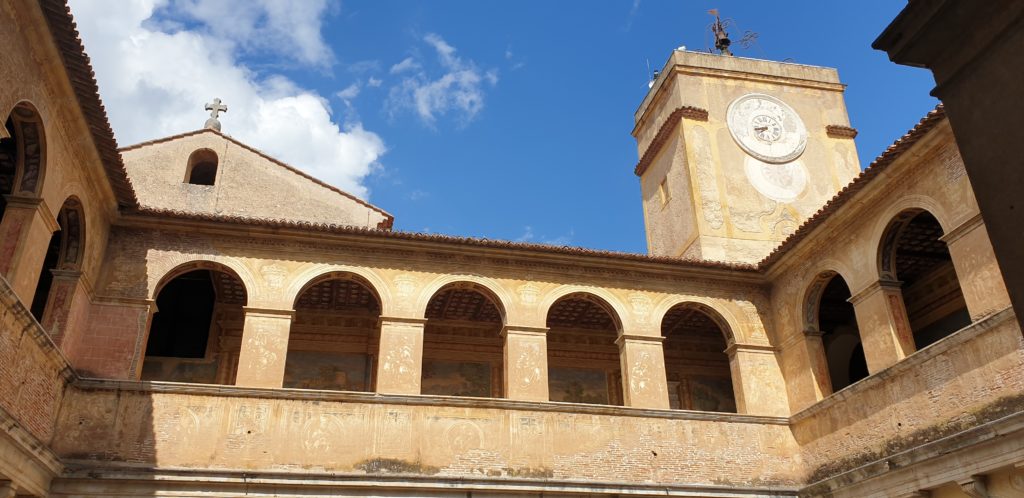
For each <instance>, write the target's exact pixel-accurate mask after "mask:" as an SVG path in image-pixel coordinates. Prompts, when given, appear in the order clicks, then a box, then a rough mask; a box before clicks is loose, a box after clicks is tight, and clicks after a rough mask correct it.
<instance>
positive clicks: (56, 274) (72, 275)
mask: <svg viewBox="0 0 1024 498" xmlns="http://www.w3.org/2000/svg"><path fill="white" fill-rule="evenodd" d="M50 273H52V274H53V278H62V279H65V280H73V279H76V278H80V277H81V276H82V271H81V270H50Z"/></svg>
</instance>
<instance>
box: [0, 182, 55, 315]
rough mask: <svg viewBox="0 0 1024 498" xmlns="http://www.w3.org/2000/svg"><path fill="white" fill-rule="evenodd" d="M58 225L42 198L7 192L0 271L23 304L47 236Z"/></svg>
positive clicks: (28, 297)
mask: <svg viewBox="0 0 1024 498" xmlns="http://www.w3.org/2000/svg"><path fill="white" fill-rule="evenodd" d="M59 229H60V225H58V224H57V219H56V218H54V216H53V214H51V213H50V210H49V208H47V207H46V203H45V202H43V200H42V199H38V198H33V197H23V196H15V195H8V196H7V207H6V208H5V210H4V217H3V222H2V223H0V274H2V275H3V276H5V277H7V281H8V282H10V284H11V288H13V289H14V293H15V294H17V295H18V298H19V299H21V302H22V303H24V304H25V306H26V307H27V306H31V305H32V297H33V296H34V295H35V291H36V285H37V284H39V270H40V269H41V268H42V267H43V258H45V257H46V249H47V247H49V245H50V237H51V236H52V235H53V232H56V231H57V230H59Z"/></svg>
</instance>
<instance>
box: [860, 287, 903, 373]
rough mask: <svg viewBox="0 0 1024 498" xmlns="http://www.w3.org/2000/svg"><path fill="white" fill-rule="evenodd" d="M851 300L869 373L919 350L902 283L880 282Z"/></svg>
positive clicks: (875, 371)
mask: <svg viewBox="0 0 1024 498" xmlns="http://www.w3.org/2000/svg"><path fill="white" fill-rule="evenodd" d="M849 301H850V303H852V304H853V310H854V313H855V314H856V315H857V328H858V329H859V330H860V339H861V343H862V344H863V346H864V357H865V359H866V360H867V363H868V372H870V373H872V374H873V373H877V372H879V371H881V370H884V369H886V368H888V367H890V366H892V365H893V364H895V363H896V362H898V361H900V360H902V359H903V358H906V357H907V356H908V355H910V354H912V353H913V352H914V351H915V350H916V347H915V346H914V335H913V332H912V331H911V329H910V321H909V320H908V319H907V310H906V308H905V307H904V305H903V292H902V291H901V290H900V283H899V282H892V281H885V280H880V281H878V282H875V283H873V284H871V285H869V286H868V287H867V288H866V289H864V290H862V291H860V292H858V293H857V294H856V295H854V296H853V297H851V298H850V300H849Z"/></svg>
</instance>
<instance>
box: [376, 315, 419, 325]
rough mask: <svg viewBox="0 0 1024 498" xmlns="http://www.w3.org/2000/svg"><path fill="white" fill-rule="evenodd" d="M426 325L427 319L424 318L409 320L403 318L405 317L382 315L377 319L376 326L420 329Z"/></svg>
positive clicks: (408, 318)
mask: <svg viewBox="0 0 1024 498" xmlns="http://www.w3.org/2000/svg"><path fill="white" fill-rule="evenodd" d="M426 323H427V319H426V318H410V317H405V316H384V315H381V316H380V318H378V319H377V325H380V326H384V325H385V324H387V325H402V326H405V327H416V326H419V327H422V326H424V325H426Z"/></svg>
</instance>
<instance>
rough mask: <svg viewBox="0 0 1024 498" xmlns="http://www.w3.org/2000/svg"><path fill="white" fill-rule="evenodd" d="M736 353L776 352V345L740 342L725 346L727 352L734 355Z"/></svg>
mask: <svg viewBox="0 0 1024 498" xmlns="http://www.w3.org/2000/svg"><path fill="white" fill-rule="evenodd" d="M735 353H772V354H774V353H775V346H772V345H770V344H739V343H735V342H734V343H731V344H729V346H727V347H726V348H725V354H727V355H729V356H732V355H733V354H735Z"/></svg>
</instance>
